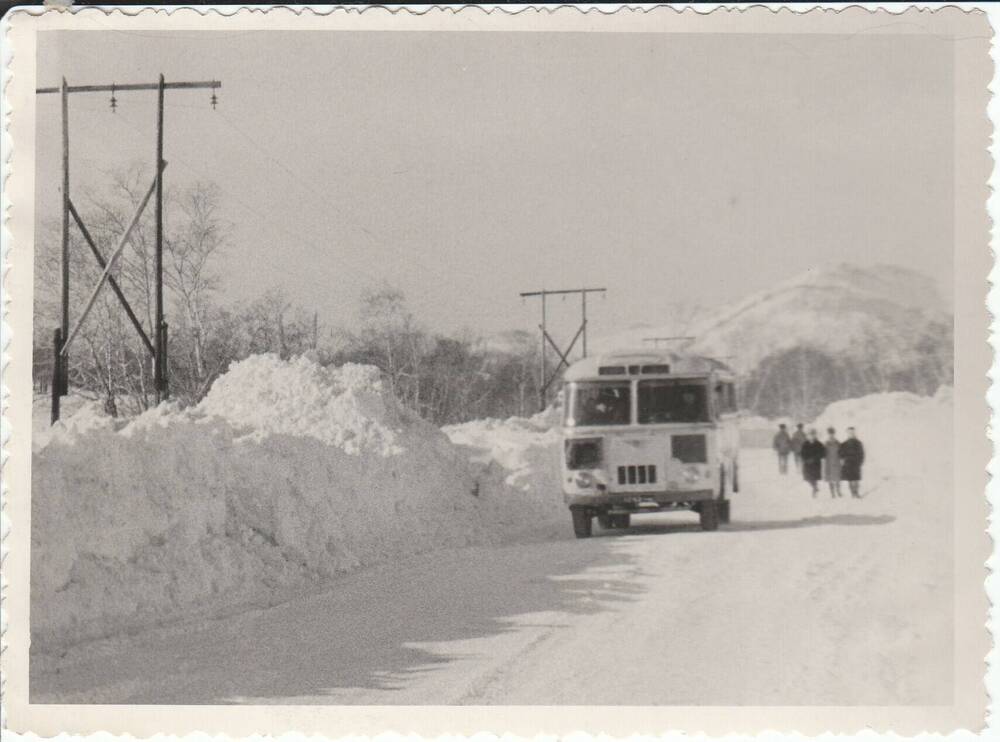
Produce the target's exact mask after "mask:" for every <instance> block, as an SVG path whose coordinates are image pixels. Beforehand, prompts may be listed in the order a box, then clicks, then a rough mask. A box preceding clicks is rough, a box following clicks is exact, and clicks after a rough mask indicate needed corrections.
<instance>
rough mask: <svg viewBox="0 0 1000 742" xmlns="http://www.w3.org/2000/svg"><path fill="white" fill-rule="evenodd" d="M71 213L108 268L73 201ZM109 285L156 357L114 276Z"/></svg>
mask: <svg viewBox="0 0 1000 742" xmlns="http://www.w3.org/2000/svg"><path fill="white" fill-rule="evenodd" d="M69 213H70V215H71V216H72V217H73V221H75V222H76V226H77V227H79V228H80V234H82V235H83V239H84V240H86V242H87V244H88V245H89V246H90V251H91V252H92V253H93V254H94V257H95V258H96V259H97V264H98V265H100V266H101V268H102V269H103V268H107V267H108V263H107V261H106V260H105V259H104V256H103V255H101V251H100V250H98V249H97V245H96V243H95V242H94V239H93V237H91V236H90V232H89V231H87V227H86V226H84V224H83V220H82V219H81V218H80V214H79V213H77V210H76V207H75V206H74V205H73V202H72V201H70V202H69ZM108 285H109V286H110V287H111V290H112V291H114V292H115V296H117V297H118V300H119V301H120V302H121V303H122V307H123V308H124V309H125V314H127V315H128V318H129V321H130V322H131V323H132V326H133V327H134V328H135V331H136V332H138V333H139V339H140V340H142V344H143V345H145V346H146V350H148V351H149V353H150V355H152V356H154V357H155V356H156V351H155V350H154V349H153V343H152V342H151V341H150V339H149V336H148V335H146V331H145V330H143V329H142V323H140V322H139V318H138V317H136V316H135V312H133V311H132V307H131V306H130V305H129V303H128V299H126V298H125V294H124V293H123V292H122V290H121V287H120V286H119V285H118V282H117V281H116V280H115V278H114V276H108Z"/></svg>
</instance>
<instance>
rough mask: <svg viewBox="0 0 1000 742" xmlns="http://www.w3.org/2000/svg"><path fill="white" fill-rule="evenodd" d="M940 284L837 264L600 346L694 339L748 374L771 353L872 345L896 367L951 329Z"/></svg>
mask: <svg viewBox="0 0 1000 742" xmlns="http://www.w3.org/2000/svg"><path fill="white" fill-rule="evenodd" d="M951 321H952V320H951V310H950V308H949V307H948V306H947V305H946V303H945V301H944V300H943V298H942V297H941V295H940V292H939V291H938V289H937V287H936V284H935V281H934V280H933V279H931V278H930V277H928V276H925V275H923V274H921V273H918V272H917V271H914V270H910V269H908V268H903V267H901V266H897V265H875V266H865V267H862V266H857V265H850V264H840V265H834V266H829V267H824V268H817V269H815V270H810V271H807V272H805V273H803V274H801V275H799V276H796V277H794V278H792V279H790V280H788V281H785V282H783V283H780V284H778V285H776V286H774V287H773V288H770V289H767V290H765V291H760V292H758V293H755V294H752V295H750V296H748V297H746V298H744V299H741V300H739V301H737V302H735V303H733V304H730V305H727V306H724V307H721V308H717V309H708V310H701V311H699V312H698V313H697V315H696V316H695V318H694V319H693V320H688V321H685V322H684V323H683V326H681V325H680V324H678V322H677V321H676V320H675V319H674V318H665V321H664V322H662V323H655V322H654V323H650V324H649V325H644V326H642V327H636V328H631V329H629V330H626V331H624V332H620V333H615V334H612V335H610V336H605V337H603V338H600V339H598V341H596V343H595V344H597V343H599V346H598V347H600V348H602V349H611V348H613V347H635V346H638V345H641V342H642V338H643V337H655V336H676V335H690V336H693V337H694V338H695V340H694V341H693V342H691V343H690V344H688V345H687V346H686V348H687V349H689V350H691V351H693V352H697V353H702V354H705V355H711V356H715V357H726V358H728V359H729V361H730V362H731V363H732V364H734V365H735V366H737V367H738V368H740V369H741V370H742V371H750V370H752V369H753V368H754V367H756V366H758V365H759V364H760V363H761V361H763V360H764V359H765V358H767V357H768V356H771V355H773V354H775V353H780V352H781V351H786V350H791V349H793V348H802V347H810V348H815V349H817V350H819V351H822V352H824V353H827V354H830V355H833V356H846V357H852V358H853V357H857V358H861V357H864V356H865V354H866V353H867V352H868V351H869V350H870V349H871V347H872V346H873V345H877V347H878V351H879V353H880V355H881V356H882V357H883V358H885V359H886V360H887V361H888V362H889V363H891V364H892V365H893V366H896V367H903V366H906V365H907V364H908V363H911V362H912V361H913V359H914V356H915V354H916V353H918V352H919V349H918V346H919V345H920V342H921V340H924V341H926V340H927V339H928V338H927V335H928V331H929V328H930V333H931V335H933V336H935V337H936V335H935V330H936V329H938V328H940V327H941V326H950V325H951Z"/></svg>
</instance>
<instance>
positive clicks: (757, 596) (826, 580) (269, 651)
mask: <svg viewBox="0 0 1000 742" xmlns="http://www.w3.org/2000/svg"><path fill="white" fill-rule="evenodd" d="M775 469H776V466H775V465H774V462H773V461H772V460H771V456H770V455H769V452H763V451H750V452H745V455H744V473H743V479H744V491H743V492H742V493H740V494H739V495H737V496H736V499H735V500H734V504H733V522H732V523H731V524H730V525H728V526H724V527H723V528H722V529H721V530H720V531H718V532H716V533H702V532H701V531H700V530H699V529H698V527H697V517H696V516H694V515H693V514H689V513H682V514H659V515H649V516H642V517H639V518H635V519H634V525H633V527H631V528H629V529H627V530H625V531H613V532H604V533H602V532H600V531H599V530H597V529H595V533H596V535H595V537H594V538H591V539H588V540H576V539H573V538H572V536H571V528H570V519H569V514H568V513H567V515H566V518H565V523H564V524H560V525H559V526H558V527H555V528H553V529H551V530H550V531H548V532H546V533H544V534H541V535H540V537H539V539H538V540H535V541H532V542H529V543H520V544H512V545H507V546H503V547H470V548H463V549H456V550H446V551H440V552H435V553H431V554H426V555H423V556H421V557H419V558H416V559H413V560H410V561H407V562H406V563H403V564H387V565H382V566H379V567H376V568H371V569H365V570H361V571H358V572H356V573H353V574H351V575H348V576H346V577H344V578H341V579H338V580H336V581H333V582H331V583H328V584H327V585H325V586H323V588H322V589H321V590H319V591H318V592H315V593H312V594H309V595H306V596H302V597H299V598H296V599H294V600H292V601H290V602H288V603H285V604H283V605H279V606H277V607H273V608H267V609H259V610H253V611H249V612H245V613H242V614H239V615H234V616H228V617H221V618H217V619H214V620H204V619H202V620H198V621H193V622H188V623H181V624H174V625H172V626H169V627H164V628H158V629H154V630H150V631H147V632H145V633H142V634H139V635H135V636H130V637H124V638H117V639H112V640H104V641H100V642H92V643H89V644H86V645H81V646H77V647H74V648H72V649H71V650H69V651H68V652H65V653H63V654H61V655H59V656H46V655H39V656H35V657H33V658H32V666H31V698H32V701H33V702H46V701H61V702H99V703H171V704H184V703H263V702H267V703H296V704H301V703H324V704H625V705H629V704H643V705H645V704H671V705H683V704H716V705H730V704H760V705H767V704H782V705H792V704H838V705H839V704H904V703H933V702H937V701H940V702H950V698H949V696H948V694H949V693H950V688H951V655H952V647H951V641H952V638H951V631H952V617H951V610H952V602H951V577H950V574H951V562H950V554H951V548H950V541H949V539H950V535H949V534H950V532H951V524H950V519H949V517H950V516H949V515H948V513H949V512H950V511H949V510H948V508H947V506H946V505H947V504H946V503H944V504H943V505H935V503H939V502H943V498H941V497H940V496H939V495H938V496H937V497H935V494H934V492H933V491H932V490H933V489H934V488H936V487H938V486H939V483H936V482H932V481H927V480H926V479H923V480H917V479H885V478H879V477H878V476H875V477H874V478H872V479H870V480H869V481H868V482H866V487H867V490H868V492H867V496H866V497H865V499H863V500H860V501H859V500H852V499H850V498H849V497H845V498H844V499H840V500H831V499H830V498H829V497H828V495H826V494H824V495H823V496H821V497H820V498H818V499H815V500H814V499H813V498H812V497H811V496H810V495H809V493H808V490H807V487H806V486H805V485H804V484H803V483H802V482H801V481H800V480H799V479H798V478H797V477H796V476H794V475H789V476H787V477H780V476H779V475H778V474H777V472H776V471H775ZM946 491H947V490H946Z"/></svg>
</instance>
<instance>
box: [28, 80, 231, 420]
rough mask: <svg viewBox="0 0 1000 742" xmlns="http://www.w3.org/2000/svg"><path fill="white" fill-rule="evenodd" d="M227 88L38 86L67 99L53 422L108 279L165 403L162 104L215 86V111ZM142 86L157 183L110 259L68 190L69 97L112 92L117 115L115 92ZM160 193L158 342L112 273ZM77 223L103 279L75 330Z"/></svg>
mask: <svg viewBox="0 0 1000 742" xmlns="http://www.w3.org/2000/svg"><path fill="white" fill-rule="evenodd" d="M221 87H222V83H221V82H219V81H218V80H208V81H204V82H166V81H165V80H164V78H163V75H160V79H159V80H158V81H157V82H155V83H137V84H126V85H117V84H115V83H112V84H111V85H67V84H66V78H65V77H64V78H63V79H62V84H61V85H60V86H59V87H57V88H56V87H49V88H36V89H35V94H36V95H49V94H53V93H59V94H60V97H61V103H62V255H61V266H60V268H61V273H62V277H61V304H62V307H61V310H62V311H61V314H60V324H61V326H60V327H59V328H57V329H56V331H55V333H54V343H53V345H54V357H53V367H52V416H51V419H52V422H53V423H55V422H56V420H58V419H59V398H60V397H63V396H65V395H66V394H67V393H68V392H69V347H70V344H71V343H72V342H73V339H74V338H75V337H76V335H77V333H78V332H79V331H80V328H81V327H82V326H83V323H84V321H85V320H86V319H87V315H88V314H89V313H90V310H91V308H92V307H93V305H94V302H95V301H96V299H97V294H98V292H99V291H100V289H101V287H102V286H103V285H104V284H105V283H108V284H109V285H110V286H111V288H112V290H113V291H114V293H115V296H117V297H118V300H119V301H120V302H121V304H122V306H123V307H124V309H125V312H126V314H127V315H128V318H129V321H130V322H132V325H133V326H134V327H135V329H136V331H137V332H138V334H139V337H140V338H141V339H142V341H143V344H144V345H145V346H146V348H147V349H148V350H149V352H150V354H151V355H152V357H153V385H154V388H155V389H156V401H157V402H160V401H161V400H163V399H165V398H166V397H167V396H169V385H168V381H167V323H166V321H165V319H164V314H163V170H164V168H165V167H166V165H167V163H166V162H165V161H164V160H163V103H164V92H165V91H166V90H177V89H184V90H193V89H199V88H200V89H210V90H211V91H212V97H211V104H212V108H213V109H214V108H215V106H216V104H217V103H218V98H217V97H216V93H215V91H216V90H218V89H219V88H221ZM137 90H155V91H156V92H157V106H156V166H155V168H154V175H153V178H154V180H153V183H152V184H151V185H150V188H149V191H148V192H147V193H146V197H145V198H144V199H143V200H142V202H141V204H140V205H139V208H138V209H137V210H136V212H135V215H134V216H133V217H132V221H131V222H130V224H129V226H128V228H127V229H126V230H125V232H124V233H123V234H122V236H121V238H120V239H119V241H118V246H117V248H116V249H115V250H114V252H112V254H111V256H110V258H108V259H107V260H105V258H104V256H103V254H102V253H101V251H100V250H99V249H98V247H97V244H96V243H95V242H94V240H93V238H92V237H91V236H90V233H89V232H88V230H87V228H86V226H85V225H84V223H83V220H82V219H81V218H80V215H79V213H78V212H77V210H76V207H75V206H74V205H73V201H72V199H71V198H70V193H69V96H70V95H71V94H74V93H105V92H110V93H111V112H112V113H114V112H115V109H116V108H117V106H118V99H117V98H116V97H115V94H116V93H120V92H128V91H137ZM154 193H155V196H156V199H155V207H154V208H155V211H156V216H155V219H156V248H155V249H156V252H155V257H154V260H155V269H154V272H155V277H154V278H155V282H156V313H155V327H153V328H152V330H153V337H154V340H153V341H150V339H149V337H148V336H147V334H146V332H145V330H144V329H143V328H142V325H141V324H140V323H139V321H138V319H137V318H136V315H135V312H133V311H132V308H131V307H130V306H129V303H128V301H127V300H126V298H125V295H124V293H123V292H122V290H121V288H120V287H119V286H118V284H117V283H116V282H115V279H114V278H113V277H112V276H111V271H112V268H114V264H115V262H116V261H117V259H118V257H119V255H121V252H122V250H123V249H124V248H125V245H126V244H127V243H128V240H129V237H130V236H131V233H132V230H133V229H134V228H135V226H136V224H137V223H138V222H139V217H140V216H141V215H142V212H143V210H144V209H145V207H146V204H147V203H148V201H149V199H150V198H151V197H152V196H153V194H154ZM71 218H72V219H73V221H74V222H76V225H77V227H78V228H79V230H80V232H81V234H82V235H83V238H84V240H85V241H86V242H87V245H88V246H89V247H90V251H91V252H92V253H93V255H94V258H95V260H97V263H98V265H100V266H101V268H102V269H103V273H102V274H101V278H100V280H99V281H98V283H97V286H96V287H95V288H94V290H93V293H92V294H91V297H90V300H89V301H88V303H87V306H86V308H85V309H84V311H83V313H82V314H81V315H80V318H79V319H78V320H77V323H76V326H75V327H73V328H72V329H70V326H69V293H70V292H69V280H70V276H69V272H70V251H69V223H70V219H71Z"/></svg>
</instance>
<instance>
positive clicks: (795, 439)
mask: <svg viewBox="0 0 1000 742" xmlns="http://www.w3.org/2000/svg"><path fill="white" fill-rule="evenodd" d="M805 442H806V433H805V431H804V430H803V429H802V423H798V424H797V425H796V426H795V432H794V433H792V455H793V456H794V457H795V468H796V469H797V470H798V471H802V446H803V445H804V444H805Z"/></svg>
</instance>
